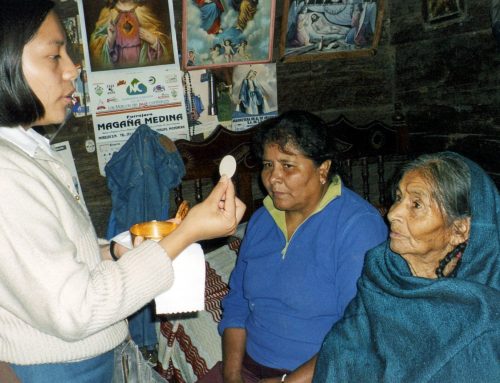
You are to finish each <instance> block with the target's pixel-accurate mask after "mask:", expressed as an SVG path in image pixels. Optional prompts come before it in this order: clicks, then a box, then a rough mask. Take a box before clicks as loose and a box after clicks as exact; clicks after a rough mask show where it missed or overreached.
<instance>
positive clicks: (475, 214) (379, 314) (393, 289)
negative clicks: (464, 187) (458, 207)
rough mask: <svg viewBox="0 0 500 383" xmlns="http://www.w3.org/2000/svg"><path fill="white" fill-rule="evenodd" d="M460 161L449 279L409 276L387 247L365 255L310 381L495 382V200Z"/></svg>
mask: <svg viewBox="0 0 500 383" xmlns="http://www.w3.org/2000/svg"><path fill="white" fill-rule="evenodd" d="M453 155H457V154H453ZM457 156H458V155H457ZM460 158H462V159H463V160H465V161H466V163H467V165H468V166H469V168H470V172H471V180H472V185H471V186H472V187H471V191H472V193H471V216H472V217H471V218H472V219H471V230H470V238H469V241H468V245H467V248H466V250H465V252H464V254H463V258H462V263H461V265H460V267H459V269H458V273H457V276H456V277H455V278H444V279H424V278H418V277H414V276H412V275H411V273H410V270H409V268H408V265H407V263H406V261H405V260H404V259H403V258H402V257H400V256H399V255H397V254H395V253H393V252H392V251H391V250H390V249H389V246H388V243H385V244H382V245H380V246H378V247H376V248H375V249H372V250H371V251H370V252H369V253H368V254H367V257H366V258H365V265H364V269H363V273H362V276H361V277H360V279H359V280H358V293H357V295H356V297H355V298H354V299H353V301H352V302H351V303H350V304H349V306H348V307H347V309H346V312H345V315H344V318H343V319H342V320H341V321H339V322H337V324H335V325H334V326H333V328H332V329H331V331H330V333H329V334H328V335H327V336H326V338H325V340H324V342H323V345H322V348H321V351H320V353H319V355H318V360H317V364H316V371H315V375H314V380H313V381H314V382H318V383H324V382H357V383H358V382H405V383H408V382H440V383H442V382H453V383H457V382H474V383H489V382H500V264H499V263H500V261H499V253H500V245H499V227H500V197H499V193H498V190H497V188H496V187H495V185H494V184H493V182H492V181H491V179H490V178H489V177H488V176H487V174H486V173H485V172H484V171H483V170H482V169H481V168H480V167H479V166H478V165H476V164H475V163H473V162H472V161H469V160H467V159H465V158H463V157H460Z"/></svg>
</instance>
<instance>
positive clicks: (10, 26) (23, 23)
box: [0, 0, 54, 127]
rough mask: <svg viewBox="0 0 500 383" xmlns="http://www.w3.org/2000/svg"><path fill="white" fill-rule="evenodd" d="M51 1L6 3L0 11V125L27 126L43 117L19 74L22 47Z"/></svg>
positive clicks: (37, 25) (41, 20) (40, 107)
mask: <svg viewBox="0 0 500 383" xmlns="http://www.w3.org/2000/svg"><path fill="white" fill-rule="evenodd" d="M53 7H54V3H53V2H52V1H51V0H37V1H29V0H7V1H5V3H3V4H2V9H1V11H0V47H2V49H1V51H0V126H5V127H16V126H19V125H21V126H29V125H32V124H33V123H34V122H35V121H36V120H38V119H40V118H41V117H43V116H44V114H45V109H44V107H43V105H42V102H41V101H40V100H39V98H38V97H37V96H36V95H35V93H34V92H33V91H32V90H31V88H30V86H29V85H28V82H27V81H26V78H25V77H24V73H23V65H22V56H23V49H24V46H25V45H26V44H27V43H28V42H29V41H30V40H31V39H32V38H33V37H34V36H35V34H36V33H37V31H38V29H39V28H40V25H42V23H43V21H44V20H45V18H46V17H47V14H48V13H49V12H50V10H51V9H52V8H53Z"/></svg>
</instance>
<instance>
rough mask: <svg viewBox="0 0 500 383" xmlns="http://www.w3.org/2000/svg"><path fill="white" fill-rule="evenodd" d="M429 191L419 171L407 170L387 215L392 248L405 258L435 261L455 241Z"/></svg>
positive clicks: (427, 184) (427, 183)
mask: <svg viewBox="0 0 500 383" xmlns="http://www.w3.org/2000/svg"><path fill="white" fill-rule="evenodd" d="M432 191H433V187H432V185H431V184H430V183H429V181H427V180H426V179H425V178H424V177H423V176H422V175H421V174H420V172H419V171H415V170H414V171H410V172H409V173H407V174H406V175H405V176H404V177H403V179H402V180H401V181H400V183H399V186H398V188H397V191H396V199H395V201H394V204H393V205H392V207H391V209H390V210H389V213H388V215H387V217H388V219H389V222H390V225H391V234H390V247H391V250H392V251H394V252H395V253H398V254H400V255H401V256H402V257H403V258H405V259H406V260H407V261H408V260H409V261H415V262H426V263H435V262H438V261H439V260H440V259H442V258H443V257H444V256H445V255H446V254H447V253H448V252H449V251H451V250H452V249H453V248H454V247H455V246H456V245H457V244H458V243H455V241H456V239H457V238H455V234H454V230H453V228H452V227H450V226H449V225H447V224H446V220H445V217H444V216H443V213H442V212H441V210H440V208H439V206H438V203H437V202H436V200H435V199H434V197H433V194H432Z"/></svg>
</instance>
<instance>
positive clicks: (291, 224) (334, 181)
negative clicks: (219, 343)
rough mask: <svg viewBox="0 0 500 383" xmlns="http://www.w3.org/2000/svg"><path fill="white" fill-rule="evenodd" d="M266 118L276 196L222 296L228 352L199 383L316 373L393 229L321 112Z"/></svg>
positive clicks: (261, 150)
mask: <svg viewBox="0 0 500 383" xmlns="http://www.w3.org/2000/svg"><path fill="white" fill-rule="evenodd" d="M263 125H264V126H262V129H260V132H261V133H260V134H259V136H258V137H257V142H256V149H257V152H258V153H257V155H258V156H259V157H261V159H262V166H263V168H262V173H261V177H262V182H263V185H264V187H265V188H266V190H267V193H268V196H267V197H266V198H265V199H264V206H263V207H262V208H260V209H259V210H257V211H256V212H255V213H254V215H253V216H252V218H251V219H250V222H249V223H248V227H247V231H246V233H245V237H244V239H243V242H242V245H241V248H240V252H239V256H238V260H237V263H236V266H235V269H234V271H233V272H232V275H231V278H230V284H229V285H230V291H229V293H228V295H227V296H226V297H225V298H224V300H223V318H222V321H221V322H220V324H219V332H220V333H221V334H222V337H223V359H224V360H223V362H219V363H218V364H216V365H215V366H214V367H213V368H212V369H211V370H210V371H209V372H208V374H207V375H206V376H205V377H203V378H202V379H201V380H200V382H222V381H223V382H225V383H228V382H257V381H260V380H261V379H267V378H269V380H267V381H268V382H272V381H275V382H280V381H284V380H285V379H286V381H295V379H299V378H300V379H309V380H310V379H311V378H312V374H313V370H314V364H315V357H314V356H315V355H316V353H317V352H318V351H319V349H320V346H321V342H322V340H323V338H324V337H325V335H326V334H327V332H328V331H329V329H330V328H331V327H332V325H333V324H334V323H335V322H336V321H337V320H339V319H340V318H341V317H342V314H343V312H344V309H345V307H346V305H347V304H348V303H349V301H350V300H351V299H352V298H353V297H354V295H355V293H356V280H357V279H358V277H359V275H360V273H361V268H362V265H363V259H364V255H365V252H366V251H367V250H368V249H371V248H372V247H375V246H376V245H378V244H379V243H381V242H383V241H384V240H385V239H386V238H387V228H386V225H385V224H384V222H383V219H382V217H381V216H380V214H379V213H378V211H377V210H376V209H375V208H374V207H373V206H371V205H370V204H369V203H368V202H366V201H365V200H364V199H362V198H361V197H360V196H358V195H357V194H356V193H354V192H352V191H351V190H349V189H348V188H346V187H345V186H344V185H343V184H342V182H341V180H340V178H339V176H338V175H337V174H336V171H335V163H334V153H333V152H332V149H331V147H330V145H328V141H327V127H326V125H325V123H324V122H323V121H322V120H321V119H320V118H319V117H317V116H315V115H313V114H311V113H308V112H304V111H290V112H286V113H284V114H282V115H280V116H278V117H275V118H273V119H270V120H266V121H265V122H264V123H263ZM308 361H309V362H308ZM303 364H305V366H304V367H303V368H301V369H300V371H297V372H293V371H294V370H296V369H297V368H298V367H299V366H301V365H303Z"/></svg>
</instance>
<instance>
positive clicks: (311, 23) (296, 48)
mask: <svg viewBox="0 0 500 383" xmlns="http://www.w3.org/2000/svg"><path fill="white" fill-rule="evenodd" d="M383 10H384V4H383V0H372V1H361V0H359V1H352V0H285V1H284V9H283V19H282V26H281V36H280V58H281V60H282V61H285V62H287V61H309V60H324V59H331V58H343V57H357V56H367V55H373V54H375V53H376V49H377V46H378V43H379V40H380V34H381V30H382V19H383Z"/></svg>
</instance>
